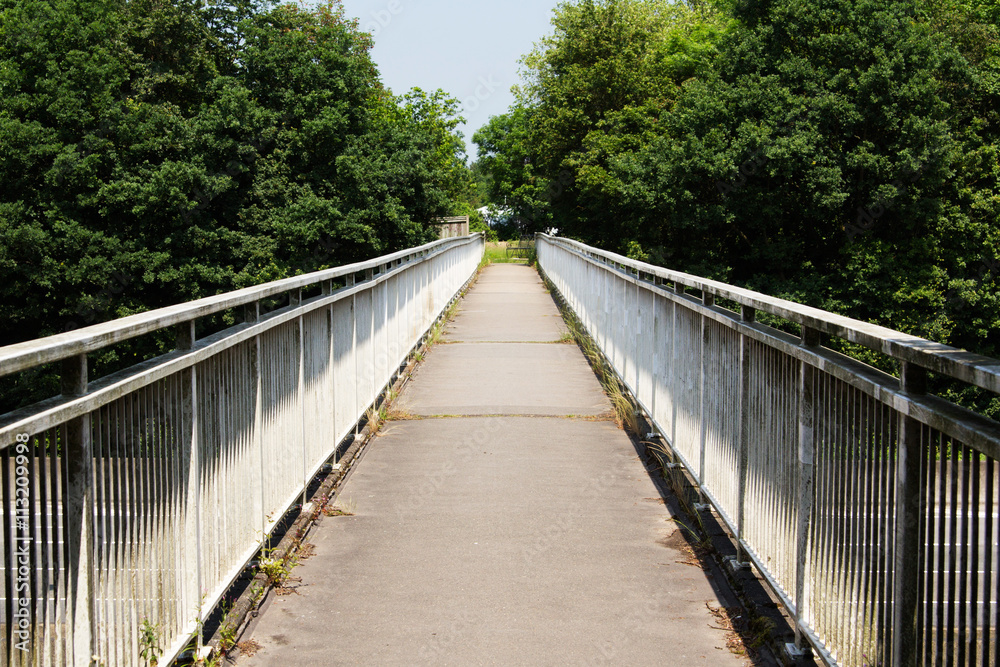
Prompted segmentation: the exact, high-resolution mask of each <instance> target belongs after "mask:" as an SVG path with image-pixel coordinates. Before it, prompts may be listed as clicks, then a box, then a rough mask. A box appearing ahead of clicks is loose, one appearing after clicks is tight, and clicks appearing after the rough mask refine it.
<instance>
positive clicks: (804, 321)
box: [540, 234, 1000, 393]
mask: <svg viewBox="0 0 1000 667" xmlns="http://www.w3.org/2000/svg"><path fill="white" fill-rule="evenodd" d="M540 236H542V237H544V238H546V240H548V241H550V242H552V243H557V244H560V245H562V246H564V247H568V248H573V249H574V250H576V251H577V252H579V253H581V254H583V255H585V256H588V257H592V258H600V259H602V260H606V261H609V262H611V263H614V264H618V265H621V266H623V267H628V268H630V269H633V270H635V271H637V272H642V273H646V274H649V275H652V276H656V277H657V278H661V279H663V280H669V281H670V282H673V283H678V284H681V285H684V286H685V287H688V288H691V289H696V290H699V291H703V292H707V293H709V294H713V295H714V296H715V297H717V298H723V299H729V300H730V301H735V302H736V303H738V304H740V305H741V306H746V307H748V308H753V309H755V310H760V311H764V312H766V313H770V314H771V315H775V316H777V317H780V318H782V319H785V320H788V321H790V322H794V323H796V324H800V325H802V326H805V327H809V328H811V329H815V330H817V331H821V332H823V333H826V334H829V335H831V336H836V337H838V338H843V339H845V340H848V341H850V342H852V343H858V344H859V345H864V346H865V347H868V348H871V349H872V350H875V351H877V352H881V353H883V354H887V355H889V356H892V357H896V358H898V359H900V360H901V361H906V362H909V363H913V364H916V365H918V366H920V367H922V368H926V369H927V370H929V371H932V372H935V373H942V374H945V375H949V376H951V377H954V378H955V379H957V380H961V381H963V382H967V383H969V384H972V385H975V386H977V387H980V388H982V389H986V390H988V391H992V392H996V393H1000V360H997V359H994V358H992V357H986V356H983V355H979V354H975V353H972V352H967V351H966V350H961V349H958V348H955V347H951V346H949V345H945V344H943V343H935V342H933V341H929V340H927V339H925V338H920V337H919V336H912V335H910V334H905V333H901V332H899V331H894V330H892V329H888V328H886V327H882V326H878V325H876V324H870V323H868V322H862V321H861V320H855V319H852V318H850V317H846V316H844V315H837V314H835V313H831V312H828V311H825V310H820V309H819V308H813V307H812V306H804V305H802V304H798V303H795V302H793V301H787V300H785V299H779V298H777V297H773V296H768V295H766V294H762V293H760V292H754V291H753V290H749V289H745V288H742V287H735V286H733V285H728V284H726V283H722V282H718V281H716V280H709V279H707V278H700V277H698V276H694V275H691V274H689V273H683V272H681V271H672V270H670V269H665V268H662V267H659V266H654V265H652V264H647V263H645V262H639V261H637V260H634V259H629V258H628V257H624V256H622V255H618V254H616V253H613V252H608V251H606V250H597V249H595V248H592V247H590V246H587V245H585V244H583V243H580V242H579V241H574V240H571V239H566V238H559V237H555V236H550V235H548V234H540Z"/></svg>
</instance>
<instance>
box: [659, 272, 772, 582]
mask: <svg viewBox="0 0 1000 667" xmlns="http://www.w3.org/2000/svg"><path fill="white" fill-rule="evenodd" d="M674 287H675V291H677V292H678V293H679V294H683V292H684V286H683V285H680V284H675V285H674ZM675 309H676V306H675ZM740 315H741V318H742V320H743V322H744V323H745V324H752V323H753V322H754V321H755V320H756V319H757V311H756V310H754V309H753V308H750V307H749V306H743V307H742V309H741V313H740ZM676 333H677V329H676V327H675V328H674V335H675V337H676ZM674 361H675V362H676V359H674ZM751 363H752V359H751V355H750V338H749V337H748V336H746V335H745V334H742V333H741V334H740V377H741V382H740V433H739V462H738V476H737V479H738V483H737V509H736V533H737V534H736V560H737V561H738V562H746V561H747V560H749V558H748V555H747V553H746V550H745V549H744V542H743V541H744V539H745V537H746V505H747V498H746V494H747V477H748V474H749V466H750V420H751V415H750V407H751V406H750V382H751V373H752V367H751ZM675 414H676V413H675ZM675 421H676V418H675Z"/></svg>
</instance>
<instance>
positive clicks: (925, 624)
mask: <svg viewBox="0 0 1000 667" xmlns="http://www.w3.org/2000/svg"><path fill="white" fill-rule="evenodd" d="M927 437H928V443H927V448H926V449H927V451H926V453H925V454H926V456H925V458H924V464H925V465H926V466H927V483H926V493H927V497H928V499H929V500H928V505H929V508H928V511H927V518H926V520H925V522H924V525H925V527H924V534H925V535H927V539H926V540H924V545H922V550H923V551H924V554H925V555H924V559H925V561H924V562H925V563H926V566H927V573H926V574H925V576H924V579H925V582H924V591H923V595H924V602H923V604H921V605H920V610H921V611H920V618H919V619H918V623H917V628H918V633H919V634H920V635H921V646H920V647H918V648H919V649H920V650H918V652H917V660H918V661H920V660H922V659H923V658H924V657H925V654H926V652H927V651H928V650H929V648H930V647H932V646H933V636H932V632H933V627H934V622H933V619H934V608H933V603H934V585H935V582H936V581H937V579H938V571H937V567H936V563H937V551H936V550H935V548H934V538H935V535H936V534H937V530H936V528H937V525H938V521H939V516H938V512H937V510H936V503H937V496H936V491H935V489H936V488H937V485H938V484H939V483H941V482H943V481H944V480H943V479H942V480H940V481H939V479H938V477H939V476H938V462H937V460H936V458H935V451H936V448H935V447H934V443H933V434H930V433H928V434H927Z"/></svg>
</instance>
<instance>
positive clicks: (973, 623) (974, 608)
mask: <svg viewBox="0 0 1000 667" xmlns="http://www.w3.org/2000/svg"><path fill="white" fill-rule="evenodd" d="M967 451H968V452H969V454H970V456H971V458H972V470H971V475H972V491H971V493H969V492H967V493H966V499H969V498H971V499H972V506H973V508H974V510H973V513H972V514H970V513H969V512H968V511H966V513H965V516H966V517H968V520H969V525H970V528H971V531H970V532H971V534H972V535H971V539H970V540H968V548H969V550H970V551H971V554H970V555H971V562H970V563H969V566H968V567H967V568H966V571H967V572H968V573H969V577H970V579H971V582H970V585H969V587H968V589H967V590H968V591H969V604H968V609H969V615H970V617H971V618H970V619H969V620H970V623H969V655H971V656H972V662H973V664H976V663H977V662H979V660H978V659H977V658H978V654H979V651H978V650H977V649H976V646H977V644H978V641H979V607H978V603H979V546H980V544H981V542H980V541H979V516H980V514H981V512H982V504H981V503H980V501H979V494H980V492H981V491H982V489H981V488H980V482H979V474H980V466H979V459H980V456H979V452H977V451H975V450H974V449H972V448H971V447H970V448H968V449H967ZM968 504H969V503H966V505H968ZM963 588H964V586H963Z"/></svg>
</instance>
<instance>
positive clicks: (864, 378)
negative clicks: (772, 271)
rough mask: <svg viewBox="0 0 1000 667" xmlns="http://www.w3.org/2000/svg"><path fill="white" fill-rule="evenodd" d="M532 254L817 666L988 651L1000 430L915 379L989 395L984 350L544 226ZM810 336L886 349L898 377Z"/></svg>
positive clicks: (992, 656) (966, 660)
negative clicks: (779, 326) (551, 232)
mask: <svg viewBox="0 0 1000 667" xmlns="http://www.w3.org/2000/svg"><path fill="white" fill-rule="evenodd" d="M537 253H538V261H539V265H540V266H541V268H542V270H543V271H544V273H545V275H546V276H547V277H548V278H549V280H550V281H551V282H552V283H553V284H554V285H555V287H556V288H557V289H558V291H559V292H560V293H561V295H562V297H563V298H564V300H565V301H566V302H567V304H568V306H569V307H570V308H572V310H573V311H574V312H575V314H576V316H577V318H578V319H579V320H580V321H581V323H582V324H583V326H585V327H586V329H587V332H588V333H589V335H590V336H591V337H592V338H593V339H594V341H595V342H596V344H597V345H598V347H599V348H600V349H601V351H602V352H603V354H604V355H605V356H606V357H607V359H608V361H609V362H610V363H611V364H612V365H613V367H614V369H615V370H616V372H617V373H618V375H619V376H620V378H621V379H622V380H623V382H624V383H625V384H626V385H627V387H628V389H629V391H631V393H632V394H633V396H634V397H635V399H636V400H637V401H638V403H639V405H640V406H641V408H642V409H643V410H644V411H645V412H646V413H647V414H648V415H649V416H650V417H651V419H652V422H653V423H654V425H655V427H656V428H657V429H658V430H659V432H660V435H662V437H663V438H664V439H665V440H666V441H667V443H668V445H669V448H670V449H671V450H672V453H673V454H674V455H675V456H676V457H677V459H679V462H680V463H681V464H682V465H683V466H684V467H685V468H686V469H687V471H688V473H689V474H690V476H691V477H693V479H694V480H695V482H696V484H697V485H698V487H699V493H700V494H701V495H702V496H703V497H704V498H705V499H707V500H708V501H710V502H711V504H712V505H713V506H714V508H715V509H716V510H717V512H718V514H719V516H720V517H721V519H722V521H723V522H724V523H725V524H726V525H727V527H728V529H729V530H730V531H731V532H732V534H733V535H734V537H735V539H736V540H737V543H738V548H739V551H740V557H741V559H745V558H749V559H750V560H751V561H752V562H753V564H754V565H755V566H756V568H757V569H758V570H759V572H760V573H761V574H762V575H763V577H764V578H765V579H766V580H767V581H768V582H769V584H770V586H771V587H772V588H773V590H774V591H775V592H776V593H777V595H778V596H779V597H780V598H781V600H782V601H783V603H784V605H785V606H786V608H787V609H788V611H789V613H790V614H791V615H792V616H793V617H794V619H795V623H796V642H797V644H798V645H799V646H800V647H801V646H802V645H803V644H804V641H805V640H808V641H809V643H811V645H812V646H813V648H814V649H815V650H816V651H817V653H818V654H819V655H820V656H821V657H822V659H823V660H824V661H825V662H827V663H829V664H842V665H889V664H893V665H945V664H947V665H952V664H955V665H996V664H998V660H1000V656H998V648H997V642H998V636H997V609H998V603H997V601H998V599H1000V549H998V546H997V541H998V538H1000V467H998V463H997V461H998V459H1000V428H998V427H1000V424H998V423H997V422H994V421H992V420H989V419H986V418H984V417H981V416H979V415H977V414H974V413H972V412H969V411H967V410H964V409H962V408H959V407H958V406H956V405H954V404H952V403H949V402H947V401H945V400H942V399H940V398H938V397H935V396H932V395H929V394H928V393H926V382H927V372H928V371H931V372H933V373H935V374H939V375H941V376H944V377H947V378H952V379H954V380H958V381H961V382H964V383H968V384H969V385H974V386H976V387H980V388H982V389H985V390H988V391H990V392H994V393H996V392H998V391H1000V361H998V360H996V359H990V358H985V357H981V356H976V355H973V354H969V353H967V352H963V351H960V350H956V349H954V348H950V347H948V346H945V345H940V344H936V343H932V342H930V341H927V340H923V339H920V338H916V337H914V336H908V335H905V334H902V333H899V332H896V331H891V330H889V329H885V328H882V327H877V326H874V325H870V324H866V323H863V322H859V321H856V320H851V319H849V318H846V317H841V316H838V315H834V314H832V313H827V312H824V311H821V310H817V309H815V308H809V307H805V306H802V305H799V304H795V303H791V302H788V301H783V300H781V299H776V298H772V297H768V296H766V295H763V294H759V293H756V292H751V291H749V290H744V289H740V288H737V287H733V286H731V285H726V284H723V283H719V282H715V281H710V280H704V279H701V278H698V277H696V276H692V275H687V274H683V273H679V272H675V271H669V270H666V269H663V268H659V267H656V266H652V265H649V264H644V263H641V262H636V261H632V260H629V259H627V258H625V257H622V256H620V255H615V254H613V253H608V252H603V251H601V250H597V249H595V248H591V247H588V246H585V245H583V244H580V243H577V242H574V241H570V240H566V239H560V238H555V237H551V236H547V235H544V234H541V235H539V236H538V243H537ZM688 290H692V291H695V290H696V291H697V292H698V293H699V296H698V297H697V298H696V297H695V296H693V295H691V294H689V293H688ZM717 300H718V301H720V302H723V303H728V304H729V305H731V306H733V307H734V308H735V309H734V308H724V307H721V306H720V304H718V303H716V302H717ZM737 311H738V312H737ZM757 313H768V314H769V315H771V316H774V317H776V318H780V319H781V320H783V321H785V322H791V323H794V324H795V325H799V326H800V327H801V331H802V334H801V337H795V336H791V335H788V334H787V333H783V332H781V331H779V330H776V329H774V328H771V327H769V326H764V325H763V324H760V323H758V322H756V319H757V318H756V314H757ZM823 335H827V336H831V337H837V338H840V339H844V340H847V341H851V342H853V343H857V344H861V345H865V346H867V347H869V348H871V349H872V350H875V351H877V352H878V353H881V354H884V355H887V356H889V357H891V358H893V359H895V360H898V361H899V362H900V363H901V368H902V372H901V374H900V375H901V378H902V379H901V380H899V379H896V378H894V377H892V376H891V375H887V374H885V373H881V372H879V371H877V370H875V369H874V368H871V367H869V366H867V365H865V364H862V363H859V362H857V361H855V360H853V359H851V358H848V357H846V356H844V355H841V354H838V353H836V352H834V351H833V350H831V349H828V348H826V347H824V346H823V345H822V344H821V341H822V336H823Z"/></svg>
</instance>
